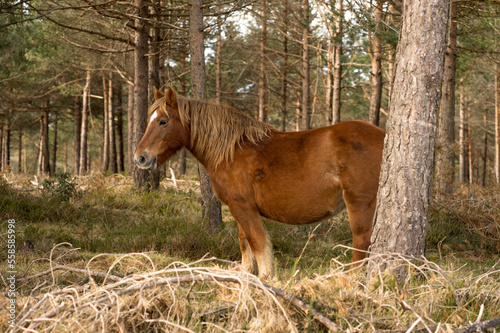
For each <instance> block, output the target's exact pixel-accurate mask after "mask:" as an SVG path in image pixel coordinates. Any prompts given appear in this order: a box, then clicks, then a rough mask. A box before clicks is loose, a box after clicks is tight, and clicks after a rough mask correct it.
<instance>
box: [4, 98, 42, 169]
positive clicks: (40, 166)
mask: <svg viewBox="0 0 500 333" xmlns="http://www.w3.org/2000/svg"><path fill="white" fill-rule="evenodd" d="M42 103H43V105H42V111H41V114H40V150H39V154H38V171H37V175H38V176H42V175H47V174H49V173H50V164H49V102H48V101H43V102H42ZM4 141H5V139H4ZM4 147H5V144H4Z"/></svg>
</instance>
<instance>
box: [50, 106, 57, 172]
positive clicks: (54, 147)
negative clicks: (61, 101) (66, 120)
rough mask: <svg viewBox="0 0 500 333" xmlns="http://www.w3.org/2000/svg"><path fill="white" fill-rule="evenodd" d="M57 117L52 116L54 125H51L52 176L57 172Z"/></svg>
mask: <svg viewBox="0 0 500 333" xmlns="http://www.w3.org/2000/svg"><path fill="white" fill-rule="evenodd" d="M58 118H59V117H58V116H57V114H55V115H54V123H53V133H54V137H53V140H54V141H53V142H52V156H51V157H52V168H51V171H52V174H55V173H56V171H57V123H58Z"/></svg>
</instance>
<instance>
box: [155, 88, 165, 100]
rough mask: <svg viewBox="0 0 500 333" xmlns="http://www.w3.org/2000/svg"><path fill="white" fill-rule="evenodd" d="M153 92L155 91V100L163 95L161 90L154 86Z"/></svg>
mask: <svg viewBox="0 0 500 333" xmlns="http://www.w3.org/2000/svg"><path fill="white" fill-rule="evenodd" d="M154 92H155V101H157V100H159V99H160V98H162V97H163V94H162V92H161V91H159V90H158V89H156V87H155V89H154Z"/></svg>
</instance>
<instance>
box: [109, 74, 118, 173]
mask: <svg viewBox="0 0 500 333" xmlns="http://www.w3.org/2000/svg"><path fill="white" fill-rule="evenodd" d="M108 122H109V124H108V133H109V167H110V169H111V173H117V172H118V161H117V156H116V155H117V154H116V133H115V112H114V104H113V73H112V72H109V80H108Z"/></svg>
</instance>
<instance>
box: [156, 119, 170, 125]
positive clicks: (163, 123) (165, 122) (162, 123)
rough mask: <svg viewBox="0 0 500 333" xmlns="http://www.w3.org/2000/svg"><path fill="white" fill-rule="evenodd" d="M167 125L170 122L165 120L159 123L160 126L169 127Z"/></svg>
mask: <svg viewBox="0 0 500 333" xmlns="http://www.w3.org/2000/svg"><path fill="white" fill-rule="evenodd" d="M167 124H168V121H167V120H163V119H162V120H160V122H159V123H158V125H160V126H167Z"/></svg>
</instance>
